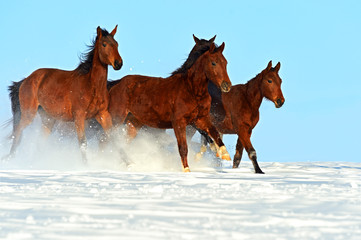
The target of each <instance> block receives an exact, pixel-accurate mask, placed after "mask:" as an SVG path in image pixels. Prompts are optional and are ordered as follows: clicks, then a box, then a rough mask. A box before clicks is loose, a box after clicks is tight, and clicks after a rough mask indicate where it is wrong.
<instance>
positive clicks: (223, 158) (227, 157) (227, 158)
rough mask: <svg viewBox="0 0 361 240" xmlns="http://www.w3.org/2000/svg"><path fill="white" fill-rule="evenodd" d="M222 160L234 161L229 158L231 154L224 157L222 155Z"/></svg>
mask: <svg viewBox="0 0 361 240" xmlns="http://www.w3.org/2000/svg"><path fill="white" fill-rule="evenodd" d="M222 160H227V161H231V160H232V159H231V157H230V156H229V154H228V153H226V154H223V155H222Z"/></svg>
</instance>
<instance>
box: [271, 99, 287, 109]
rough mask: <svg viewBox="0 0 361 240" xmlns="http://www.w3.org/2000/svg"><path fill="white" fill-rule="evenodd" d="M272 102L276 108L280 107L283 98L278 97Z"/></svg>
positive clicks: (283, 101) (283, 100)
mask: <svg viewBox="0 0 361 240" xmlns="http://www.w3.org/2000/svg"><path fill="white" fill-rule="evenodd" d="M273 103H274V104H275V106H276V108H280V107H282V106H283V104H284V103H285V99H284V98H282V99H281V98H278V99H276V100H275V101H273Z"/></svg>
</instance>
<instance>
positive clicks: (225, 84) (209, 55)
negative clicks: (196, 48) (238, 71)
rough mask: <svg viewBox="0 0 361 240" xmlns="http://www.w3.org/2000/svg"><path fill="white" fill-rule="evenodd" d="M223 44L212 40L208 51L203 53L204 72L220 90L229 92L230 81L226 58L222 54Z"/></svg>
mask: <svg viewBox="0 0 361 240" xmlns="http://www.w3.org/2000/svg"><path fill="white" fill-rule="evenodd" d="M224 47H225V44H224V43H222V45H221V46H220V47H216V45H215V44H214V43H213V42H212V44H211V46H210V48H209V50H208V52H206V53H204V58H203V59H204V60H203V61H204V72H205V74H206V77H207V79H209V80H210V81H211V82H213V83H214V84H215V85H216V86H217V87H218V88H220V89H221V91H222V92H229V91H230V90H231V86H232V83H231V81H230V80H229V77H228V73H227V60H226V58H225V57H224V56H223V50H224Z"/></svg>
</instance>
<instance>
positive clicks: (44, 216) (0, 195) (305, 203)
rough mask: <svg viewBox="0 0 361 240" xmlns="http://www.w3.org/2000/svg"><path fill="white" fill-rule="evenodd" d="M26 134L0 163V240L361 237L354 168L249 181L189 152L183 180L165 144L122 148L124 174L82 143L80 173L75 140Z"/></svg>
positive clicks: (114, 161)
mask: <svg viewBox="0 0 361 240" xmlns="http://www.w3.org/2000/svg"><path fill="white" fill-rule="evenodd" d="M30 131H32V130H30ZM30 133H31V134H29V132H28V134H25V135H24V137H23V141H22V145H21V146H20V149H19V152H18V155H17V157H16V158H15V159H11V160H8V161H2V162H1V163H0V239H6V240H27V239H37V240H41V239H44V240H45V239H46V240H50V239H51V240H57V239H67V240H69V239H71V240H77V239H87V240H93V239H94V240H95V239H96V240H98V239H106V240H107V239H137V240H138V239H197V240H198V239H205V240H211V239H252V240H253V239H267V240H269V239H360V236H361V163H347V162H290V163H277V162H275V163H271V162H262V161H260V162H259V164H260V166H261V168H262V170H263V171H264V172H265V173H266V174H264V175H259V174H254V173H253V167H252V164H251V163H250V161H249V160H246V159H244V160H243V161H242V163H241V165H240V167H239V169H231V165H230V162H222V164H221V166H215V165H214V160H212V158H211V157H209V156H206V157H205V158H204V159H202V160H201V161H200V162H195V161H193V160H192V159H193V158H194V152H193V151H192V150H191V151H190V153H189V165H190V169H191V171H192V172H191V173H183V172H182V171H181V164H180V158H179V155H178V153H177V147H176V144H175V140H174V139H173V140H171V141H169V139H167V137H162V138H161V139H153V138H151V137H144V138H139V139H138V140H135V142H134V143H133V144H131V145H129V147H127V148H125V149H126V151H127V152H128V154H129V157H130V160H131V161H132V162H133V166H132V167H131V168H127V167H126V166H125V165H124V164H123V163H122V161H119V157H114V156H113V155H114V152H112V151H108V152H107V151H105V152H103V153H98V151H97V150H96V149H95V150H94V151H92V150H91V149H92V143H91V142H90V144H89V148H88V152H89V162H88V163H87V164H86V165H84V164H83V163H82V162H81V160H80V153H79V149H78V144H77V142H76V140H75V138H74V140H69V139H68V140H66V141H65V142H62V141H60V140H59V136H56V134H55V135H53V136H50V138H49V139H47V140H46V141H44V140H41V138H39V137H38V136H37V135H36V134H35V133H34V132H30ZM29 139H30V141H29ZM35 139H37V140H35ZM39 139H40V140H39ZM162 141H167V142H170V145H171V146H172V147H165V148H164V147H159V143H162ZM152 143H157V144H152ZM163 143H164V142H163ZM160 145H162V144H160ZM149 146H151V147H149ZM8 147H9V145H8V144H6V145H2V146H1V153H2V154H4V153H6V152H7V151H8ZM112 154H113V155H112ZM245 155H246V154H245Z"/></svg>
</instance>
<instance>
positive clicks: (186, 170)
mask: <svg viewBox="0 0 361 240" xmlns="http://www.w3.org/2000/svg"><path fill="white" fill-rule="evenodd" d="M183 172H191V170H189V167H186V168H184V169H183Z"/></svg>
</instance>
